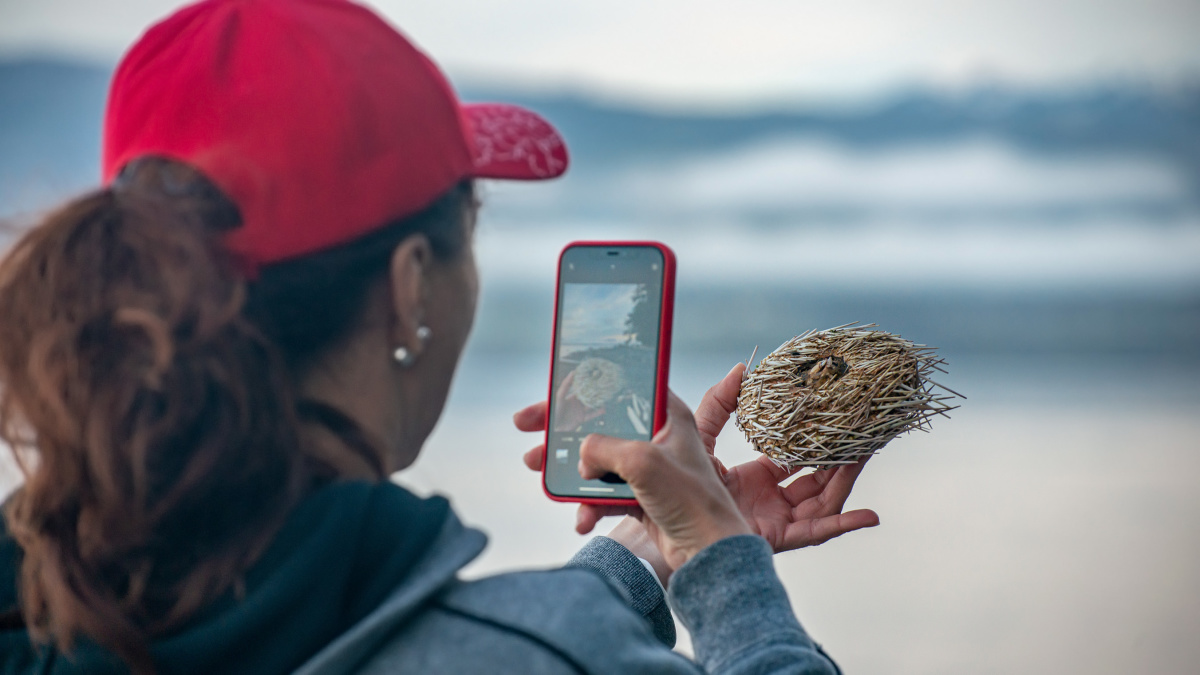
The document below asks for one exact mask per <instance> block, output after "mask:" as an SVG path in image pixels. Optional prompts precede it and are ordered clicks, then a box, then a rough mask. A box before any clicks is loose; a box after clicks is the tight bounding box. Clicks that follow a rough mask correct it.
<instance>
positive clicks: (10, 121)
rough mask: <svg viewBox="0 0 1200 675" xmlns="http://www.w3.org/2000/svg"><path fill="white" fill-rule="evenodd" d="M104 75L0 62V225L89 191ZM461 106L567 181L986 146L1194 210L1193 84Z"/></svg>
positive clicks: (1196, 114)
mask: <svg viewBox="0 0 1200 675" xmlns="http://www.w3.org/2000/svg"><path fill="white" fill-rule="evenodd" d="M109 75H110V70H109V69H107V68H104V67H101V66H94V65H85V64H80V63H71V62H66V61H54V60H47V59H38V60H19V61H8V62H0V213H5V212H12V211H13V210H17V209H22V208H28V207H29V206H30V205H31V204H30V202H31V201H33V202H36V201H38V200H39V199H44V198H45V196H46V194H45V193H50V192H70V191H73V190H77V189H79V188H81V187H85V186H87V185H90V184H93V183H94V182H95V181H96V171H97V169H96V167H97V165H98V157H99V136H100V124H101V117H102V113H103V102H104V96H105V90H106V87H107V83H108V78H109ZM462 95H463V98H464V99H465V100H502V101H510V102H516V103H522V104H524V105H527V106H529V107H532V108H534V109H536V110H538V111H540V112H542V113H543V114H545V115H546V116H547V117H549V118H550V119H551V120H553V121H554V123H555V124H556V125H557V126H558V127H559V128H560V129H561V130H562V132H563V134H564V135H565V136H566V137H567V139H568V142H569V145H570V147H571V151H572V157H573V169H572V171H573V174H574V175H575V176H576V177H583V176H590V175H595V174H596V173H604V172H608V171H612V170H613V169H614V168H620V167H622V166H630V165H635V164H638V163H640V162H644V161H646V160H647V159H654V160H662V159H673V158H680V159H682V158H687V157H688V156H692V155H704V154H712V153H714V152H720V151H724V150H728V149H731V148H736V147H738V146H741V145H744V144H748V143H752V142H754V141H756V140H760V139H769V138H772V137H781V136H787V137H795V138H811V139H816V140H820V141H824V142H829V143H833V144H837V145H841V146H845V147H847V148H858V149H876V148H885V149H886V148H895V147H905V146H913V145H923V146H930V145H937V144H952V143H958V142H962V141H963V140H964V139H973V138H987V139H993V140H995V141H998V142H1002V143H1004V144H1007V145H1010V146H1012V147H1014V148H1018V149H1020V150H1021V151H1023V152H1028V153H1036V154H1045V155H1052V156H1053V155H1069V156H1072V157H1080V156H1084V157H1086V156H1112V155H1120V156H1137V157H1142V158H1149V159H1153V160H1156V161H1160V162H1165V163H1167V164H1169V165H1172V166H1174V167H1176V168H1177V169H1178V170H1179V171H1180V173H1181V174H1182V175H1184V176H1186V177H1187V180H1188V184H1189V185H1190V193H1191V194H1192V195H1193V196H1194V198H1195V200H1196V202H1197V203H1200V83H1195V84H1193V85H1190V86H1180V87H1177V88H1173V89H1162V88H1155V87H1150V86H1143V85H1137V84H1111V85H1097V86H1094V87H1091V88H1081V89H1076V90H1072V91H1063V92H1046V91H1037V92H1034V91H1020V90H1015V89H1008V88H1002V87H980V88H976V89H973V90H969V91H966V92H964V93H946V92H938V91H930V90H912V91H909V92H907V93H900V94H897V95H895V96H893V97H891V98H888V99H886V100H881V101H879V102H877V103H876V104H873V105H864V106H860V107H858V108H849V109H847V108H835V107H830V108H827V109H822V108H819V107H813V108H810V109H807V110H794V111H771V112H761V113H743V114H711V113H710V114H700V113H696V114H689V113H681V112H655V111H651V110H644V109H637V108H635V107H631V106H624V105H618V104H612V103H605V102H600V101H597V100H594V99H591V98H588V97H586V96H582V95H568V94H555V93H531V92H529V91H522V90H510V89H505V88H503V87H501V86H478V85H476V84H469V85H468V86H466V87H464V88H463V91H462Z"/></svg>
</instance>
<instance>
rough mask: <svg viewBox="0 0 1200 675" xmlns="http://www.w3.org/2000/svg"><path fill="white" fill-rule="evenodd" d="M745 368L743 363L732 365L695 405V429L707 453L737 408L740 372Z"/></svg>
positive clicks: (740, 383) (740, 385) (740, 384)
mask: <svg viewBox="0 0 1200 675" xmlns="http://www.w3.org/2000/svg"><path fill="white" fill-rule="evenodd" d="M745 370H746V365H745V364H742V363H739V364H737V365H736V366H734V367H733V369H732V370H730V371H729V373H728V374H726V375H725V377H724V378H722V379H721V381H720V382H718V383H716V384H714V385H713V386H712V388H711V389H709V390H708V391H707V392H706V393H705V394H704V398H702V399H700V405H698V406H696V429H697V430H698V431H699V432H700V440H702V441H704V447H706V448H708V451H709V453H711V452H712V451H713V448H715V447H716V444H717V436H718V435H719V434H720V433H721V429H723V428H724V427H725V423H726V422H728V421H729V416H730V415H731V414H732V413H733V411H734V410H737V400H738V393H739V392H740V391H741V389H742V373H743V372H745Z"/></svg>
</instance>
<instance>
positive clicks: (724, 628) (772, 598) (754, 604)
mask: <svg viewBox="0 0 1200 675" xmlns="http://www.w3.org/2000/svg"><path fill="white" fill-rule="evenodd" d="M667 597H668V599H669V601H670V606H671V607H672V608H673V609H674V610H675V613H676V614H678V615H679V619H680V620H681V621H682V622H683V625H684V626H685V627H686V628H687V629H688V631H689V632H690V633H691V634H692V645H693V647H694V649H695V653H696V660H697V661H699V662H700V663H701V664H703V665H704V667H705V670H706V671H716V670H718V669H720V667H721V666H722V665H723V664H725V663H726V662H727V661H728V660H729V659H731V658H733V657H735V656H736V655H737V654H738V652H740V651H741V650H743V649H744V648H746V647H748V646H750V645H754V644H762V643H764V642H765V641H774V640H776V639H777V640H780V641H786V642H788V643H790V644H793V645H798V646H801V647H807V648H809V649H815V648H816V646H815V645H814V644H813V642H812V640H811V639H809V637H808V635H807V634H805V632H804V629H803V628H801V627H800V622H799V621H797V620H796V616H795V614H794V613H793V612H792V606H791V603H789V602H788V599H787V594H786V592H785V591H784V589H783V584H781V583H780V582H779V577H778V576H776V574H775V567H774V565H773V564H772V562H771V547H770V545H769V544H767V542H766V540H764V539H763V538H762V537H759V536H756V535H752V534H745V535H739V536H736V537H727V538H725V539H722V540H720V541H718V542H716V543H714V544H712V545H711V546H709V547H708V548H705V549H704V550H702V551H700V552H699V553H697V554H696V555H695V556H694V557H693V558H692V559H691V560H689V561H687V562H686V563H684V564H683V565H682V566H681V567H680V568H679V569H677V570H675V573H674V574H672V575H671V585H670V588H668V590H667Z"/></svg>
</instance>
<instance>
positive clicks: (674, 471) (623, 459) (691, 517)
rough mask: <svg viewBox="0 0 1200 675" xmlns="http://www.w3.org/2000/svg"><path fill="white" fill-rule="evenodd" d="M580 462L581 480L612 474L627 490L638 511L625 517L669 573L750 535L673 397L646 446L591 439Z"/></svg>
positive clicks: (690, 420)
mask: <svg viewBox="0 0 1200 675" xmlns="http://www.w3.org/2000/svg"><path fill="white" fill-rule="evenodd" d="M579 456H580V460H579V473H580V475H581V476H582V477H583V478H585V479H595V478H600V477H601V476H603V475H604V474H606V473H609V472H612V473H615V474H617V475H618V476H620V477H621V478H623V479H624V480H625V481H626V482H627V483H628V484H629V487H630V488H632V489H633V493H634V495H635V496H636V497H637V500H638V506H637V507H635V508H631V509H628V511H627V513H629V514H630V515H632V516H634V517H636V518H638V520H640V521H641V522H642V525H643V526H645V528H646V534H647V535H648V536H649V538H650V539H651V540H652V541H653V542H654V544H655V545H656V546H657V547H658V550H659V551H660V552H661V554H662V557H663V560H664V561H665V562H666V564H667V566H668V567H670V568H671V569H677V568H678V567H679V566H680V565H682V564H684V563H685V562H687V561H688V560H690V559H691V558H692V556H694V555H696V554H697V553H699V552H700V551H701V550H702V549H704V548H705V547H707V546H708V545H709V544H712V543H715V542H716V541H719V540H721V539H724V538H726V537H731V536H734V535H739V534H754V531H753V530H752V529H751V528H750V525H749V524H747V522H746V520H745V519H744V518H743V517H742V514H741V512H740V511H739V510H738V505H737V504H736V503H735V502H734V500H733V497H732V496H731V495H730V493H729V490H727V489H726V487H725V485H724V483H723V482H722V480H721V477H720V476H719V475H718V474H717V472H715V471H713V464H712V460H711V459H710V458H709V454H708V452H707V450H706V448H705V445H704V441H703V440H702V439H701V437H700V432H699V431H698V430H697V428H696V422H695V420H694V419H693V417H692V413H691V411H690V410H688V407H687V405H686V404H684V403H683V401H681V400H680V399H679V398H678V397H676V396H675V394H674V393H672V394H670V395H669V398H668V400H667V421H666V424H664V425H663V427H662V429H660V430H659V432H658V433H657V434H655V435H654V438H653V439H651V440H650V441H649V442H646V441H630V440H625V439H620V438H613V437H611V436H602V435H599V434H592V435H589V436H588V437H587V438H585V439H584V440H583V443H582V445H580V448H579ZM608 513H609V514H612V513H613V511H612V510H610V511H609V512H608Z"/></svg>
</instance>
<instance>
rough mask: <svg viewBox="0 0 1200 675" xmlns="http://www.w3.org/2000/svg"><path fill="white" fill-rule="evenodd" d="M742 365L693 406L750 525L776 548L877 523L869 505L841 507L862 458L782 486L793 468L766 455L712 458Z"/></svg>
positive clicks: (814, 541) (733, 405)
mask: <svg viewBox="0 0 1200 675" xmlns="http://www.w3.org/2000/svg"><path fill="white" fill-rule="evenodd" d="M743 370H744V366H742V365H741V364H738V366H736V367H735V368H734V369H733V370H731V371H730V372H729V374H728V375H726V376H725V378H724V379H722V380H721V381H720V382H718V383H717V384H716V385H714V386H713V388H712V389H709V390H708V393H707V394H705V395H704V399H703V400H702V401H701V402H700V405H699V406H697V407H696V428H697V429H698V430H699V431H700V437H701V439H703V441H704V445H705V447H706V448H707V449H708V453H709V455H712V456H713V464H714V465H715V466H716V468H717V471H719V472H720V473H721V474H722V476H723V477H724V479H725V485H726V487H728V488H729V492H730V493H731V494H732V495H733V498H734V500H735V501H736V502H737V504H738V508H740V509H741V512H742V515H743V516H744V517H745V518H746V521H747V522H748V523H749V524H750V527H752V528H754V531H755V532H757V533H758V534H759V535H761V536H762V537H763V538H764V539H766V540H767V542H769V543H770V544H771V547H772V548H773V549H774V550H775V552H776V553H778V552H781V551H790V550H792V549H797V548H802V547H805V546H815V545H817V544H821V543H824V542H826V541H828V540H830V539H832V538H834V537H837V536H839V535H842V534H845V533H847V532H851V531H853V530H857V529H860V528H864V527H872V526H875V525H878V524H879V516H878V515H876V514H875V512H874V511H871V510H870V509H859V510H856V511H847V512H846V513H842V507H844V506H845V505H846V499H847V498H848V497H849V496H850V491H851V489H853V488H854V481H855V480H856V479H857V478H858V474H859V473H860V472H861V471H862V469H863V466H864V465H865V464H866V460H865V459H864V460H862V461H860V462H858V463H855V464H846V465H843V466H840V467H838V468H836V469H826V470H824V471H815V472H813V473H810V474H807V475H804V476H800V477H799V478H796V479H795V480H793V481H792V482H790V483H788V484H787V485H786V486H785V485H782V484H781V483H783V482H784V481H785V480H786V479H787V478H788V477H789V476H790V475H791V474H792V472H790V471H788V470H786V469H783V468H780V467H778V466H776V465H775V464H774V463H773V462H771V460H769V459H767V457H766V456H765V455H764V456H761V457H759V458H758V459H756V460H752V461H749V462H746V463H744V464H739V465H737V466H735V467H733V468H730V469H726V468H725V466H724V465H723V464H722V463H721V461H720V460H718V459H717V458H716V456H715V455H714V454H713V453H714V449H715V447H716V443H717V436H718V435H719V434H720V433H721V429H722V428H724V426H725V423H726V422H727V421H728V420H729V416H730V414H732V413H733V411H734V410H735V409H736V408H737V397H738V391H739V390H740V388H741V382H742V372H743Z"/></svg>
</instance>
